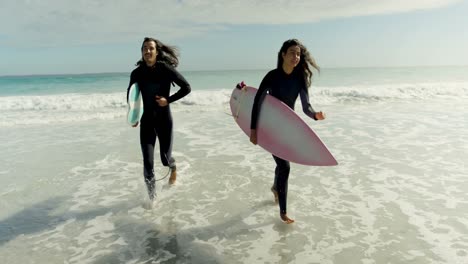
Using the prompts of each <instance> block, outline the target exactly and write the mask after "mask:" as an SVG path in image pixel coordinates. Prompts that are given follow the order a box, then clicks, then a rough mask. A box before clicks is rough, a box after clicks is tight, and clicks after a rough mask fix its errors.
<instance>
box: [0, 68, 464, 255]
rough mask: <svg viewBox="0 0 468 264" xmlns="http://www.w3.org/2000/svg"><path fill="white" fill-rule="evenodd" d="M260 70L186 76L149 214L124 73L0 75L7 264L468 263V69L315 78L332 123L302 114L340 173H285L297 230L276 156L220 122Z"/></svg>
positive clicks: (2, 247) (1, 223)
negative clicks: (280, 202)
mask: <svg viewBox="0 0 468 264" xmlns="http://www.w3.org/2000/svg"><path fill="white" fill-rule="evenodd" d="M267 71H268V70H249V71H247V70H245V71H194V72H182V74H183V75H184V76H185V77H186V79H187V80H188V81H189V82H190V84H191V86H192V93H191V94H189V95H188V96H187V97H185V98H183V99H182V100H180V101H178V102H175V103H174V104H172V105H171V109H172V113H173V118H174V145H173V155H174V157H175V159H176V160H177V164H178V178H177V183H176V185H175V186H168V184H167V178H166V179H162V180H160V181H158V182H157V193H158V198H157V203H156V205H155V207H154V208H153V209H149V208H148V206H147V204H148V201H147V194H146V189H145V186H144V182H143V174H142V173H143V168H142V157H141V153H140V146H139V128H132V127H130V126H129V125H128V124H127V123H126V112H127V105H126V102H125V96H126V89H127V86H128V81H129V73H101V74H82V75H44V76H3V77H0V111H1V113H2V114H1V115H0V144H1V150H2V151H1V152H0V208H1V210H0V259H1V263H5V264H9V263H22V264H23V263H317V264H318V263H320V264H323V263H325V264H327V263H346V264H347V263H365V264H371V263H376V264H380V263H421V264H423V263H424V264H427V263H450V264H457V263H460V264H462V263H468V192H467V190H468V170H467V168H466V160H467V157H468V109H467V107H466V105H467V103H466V102H467V100H468V74H467V73H468V67H408V68H349V69H345V68H343V69H331V68H330V69H327V68H324V69H322V71H321V72H320V74H315V75H314V78H313V84H312V87H311V88H310V96H311V103H312V105H313V107H314V108H315V109H316V110H322V111H324V112H325V113H326V115H327V119H326V120H323V121H319V122H316V121H313V120H311V119H309V118H308V117H306V116H305V115H304V114H303V113H302V110H301V107H300V100H298V102H297V106H296V111H297V112H298V114H299V115H300V116H301V117H302V118H303V119H304V120H305V121H306V122H307V123H308V124H309V125H310V126H311V127H312V128H313V129H314V131H315V132H316V133H317V134H318V135H319V136H320V138H321V139H322V140H323V142H324V143H325V144H326V145H327V147H328V148H329V149H330V151H331V152H332V153H333V155H334V156H335V158H336V159H337V161H338V163H339V165H338V166H334V167H311V166H303V165H298V164H292V166H291V173H290V177H289V193H288V215H289V216H290V217H291V218H293V219H295V220H296V222H295V223H293V224H291V225H286V224H284V223H282V222H281V221H280V218H279V209H278V206H277V205H275V204H274V202H273V196H272V194H271V192H270V187H271V185H272V183H273V178H274V167H275V163H274V161H273V159H272V157H271V155H270V154H268V153H267V152H266V151H264V150H263V149H262V148H260V147H258V146H254V145H252V144H251V143H250V142H249V139H248V137H247V136H245V135H244V134H243V133H242V132H241V130H240V129H239V128H238V127H237V125H236V124H235V122H234V121H233V118H232V117H231V116H230V115H229V113H230V110H229V105H228V102H229V96H230V94H231V91H232V89H233V88H234V86H235V84H236V83H238V82H240V81H245V82H246V83H247V84H248V85H251V86H254V87H258V85H259V83H260V81H261V79H262V78H263V76H264V75H265V74H266V72H267ZM176 88H177V87H173V91H175V89H176ZM157 153H158V151H156V155H155V157H157V158H158V157H159V155H158V154H157ZM155 164H156V168H155V171H156V173H157V175H158V177H159V178H163V177H164V175H166V173H167V171H166V170H164V168H162V167H161V165H160V162H159V159H156V160H155Z"/></svg>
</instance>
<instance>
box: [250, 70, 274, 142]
mask: <svg viewBox="0 0 468 264" xmlns="http://www.w3.org/2000/svg"><path fill="white" fill-rule="evenodd" d="M270 79H271V74H270V73H268V74H267V75H266V76H265V77H264V78H263V80H262V82H261V83H260V87H259V88H258V91H257V94H255V98H254V103H253V106H252V115H251V119H250V142H252V143H253V144H255V145H256V144H257V123H258V116H259V115H260V109H261V104H262V103H263V100H264V99H265V96H266V95H267V91H269V89H270Z"/></svg>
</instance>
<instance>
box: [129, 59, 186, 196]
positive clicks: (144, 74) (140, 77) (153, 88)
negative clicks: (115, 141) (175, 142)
mask: <svg viewBox="0 0 468 264" xmlns="http://www.w3.org/2000/svg"><path fill="white" fill-rule="evenodd" d="M173 82H174V83H175V84H177V85H178V86H179V87H180V89H179V90H178V91H177V92H176V93H174V94H173V95H170V90H171V84H172V83H173ZM134 83H138V87H139V88H140V91H141V94H142V99H143V107H144V111H143V116H142V117H141V120H140V144H141V151H142V153H143V166H144V171H143V174H144V176H145V180H146V183H147V184H148V191H149V192H150V197H151V196H152V195H153V194H154V185H155V184H154V182H155V178H154V145H155V143H156V137H157V138H158V139H159V154H160V156H161V162H162V164H163V165H164V166H168V167H169V168H171V169H175V167H176V164H175V160H174V158H173V157H172V115H171V109H170V107H169V106H170V104H171V103H172V102H175V101H177V100H179V99H181V98H182V97H184V96H186V95H187V94H189V93H190V91H191V89H190V85H189V83H188V82H187V81H186V80H185V78H184V77H183V76H182V75H181V74H180V73H179V72H177V70H176V69H175V68H174V67H172V66H170V65H168V64H166V63H163V62H157V63H156V64H155V65H154V66H152V67H148V66H146V64H142V65H140V66H139V67H138V68H136V69H135V70H133V72H132V73H131V75H130V84H129V86H128V89H127V100H128V93H129V90H130V86H132V84H134ZM155 96H161V97H164V98H166V100H167V103H168V105H167V106H164V107H162V106H159V104H158V103H157V102H156V100H155Z"/></svg>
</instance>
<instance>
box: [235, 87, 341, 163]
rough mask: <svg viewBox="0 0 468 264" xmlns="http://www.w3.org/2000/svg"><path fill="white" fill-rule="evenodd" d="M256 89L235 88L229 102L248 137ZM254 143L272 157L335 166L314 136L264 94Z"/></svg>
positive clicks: (308, 129)
mask: <svg viewBox="0 0 468 264" xmlns="http://www.w3.org/2000/svg"><path fill="white" fill-rule="evenodd" d="M257 91H258V90H257V89H256V88H254V87H250V86H245V87H243V88H238V87H236V88H234V90H233V91H232V94H231V98H230V100H229V104H230V107H231V113H232V115H233V116H234V119H235V121H236V123H237V125H239V127H240V128H241V129H242V131H244V133H245V134H246V135H247V136H248V137H250V120H251V115H252V106H253V101H254V98H255V94H256V93H257ZM257 144H258V145H259V146H261V147H262V148H263V149H265V150H266V151H268V152H270V153H271V154H273V155H275V156H277V157H280V158H282V159H285V160H289V161H291V162H294V163H298V164H303V165H312V166H334V165H337V164H338V162H337V161H336V160H335V158H334V157H333V155H332V154H331V153H330V151H329V150H328V148H327V147H326V146H325V144H324V143H323V142H322V140H321V139H320V138H319V137H318V136H317V134H316V133H315V132H314V131H313V130H312V129H311V128H310V127H309V126H308V125H307V124H306V123H305V122H304V121H303V120H302V119H301V118H300V117H299V116H298V115H297V114H296V113H295V112H294V110H292V109H291V108H289V107H288V106H287V105H286V104H284V103H283V102H281V101H280V100H278V99H276V98H275V97H273V96H271V95H266V97H265V99H264V101H263V103H262V105H261V109H260V114H259V117H258V123H257Z"/></svg>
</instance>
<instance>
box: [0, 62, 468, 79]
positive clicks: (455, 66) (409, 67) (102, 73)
mask: <svg viewBox="0 0 468 264" xmlns="http://www.w3.org/2000/svg"><path fill="white" fill-rule="evenodd" d="M465 67H468V65H433V66H430V65H422V66H375V67H374V66H365V67H364V66H363V67H357V66H356V67H321V70H347V69H353V70H357V69H363V70H368V69H374V70H378V69H382V70H384V69H415V68H420V69H421V68H428V69H433V68H465ZM270 69H271V68H268V69H213V70H179V71H180V72H182V73H196V72H235V71H239V72H241V71H268V70H270ZM130 72H131V70H130V71H128V72H125V71H122V72H85V73H44V74H7V75H0V78H18V77H20V78H24V77H51V76H54V77H62V76H63V77H65V76H87V75H88V76H92V75H122V74H128V75H130Z"/></svg>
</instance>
